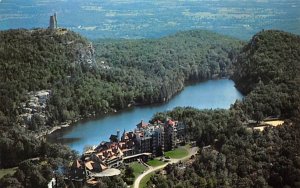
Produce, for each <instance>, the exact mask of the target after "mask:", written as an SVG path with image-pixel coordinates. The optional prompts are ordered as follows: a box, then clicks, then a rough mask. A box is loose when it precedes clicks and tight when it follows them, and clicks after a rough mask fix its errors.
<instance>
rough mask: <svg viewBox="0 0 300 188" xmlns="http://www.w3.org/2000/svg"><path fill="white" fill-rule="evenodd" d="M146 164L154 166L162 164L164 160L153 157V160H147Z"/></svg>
mask: <svg viewBox="0 0 300 188" xmlns="http://www.w3.org/2000/svg"><path fill="white" fill-rule="evenodd" d="M147 164H148V165H150V166H153V167H155V166H160V165H163V164H165V162H163V161H160V160H158V159H153V160H150V161H148V162H147Z"/></svg>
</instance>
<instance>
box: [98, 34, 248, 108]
mask: <svg viewBox="0 0 300 188" xmlns="http://www.w3.org/2000/svg"><path fill="white" fill-rule="evenodd" d="M94 45H95V48H96V51H97V59H98V60H99V61H100V62H102V66H104V67H106V69H105V71H104V72H105V73H104V75H105V79H107V80H108V81H112V82H114V83H122V86H123V89H124V88H127V90H128V91H125V93H128V92H130V93H131V94H132V95H131V96H129V97H130V98H131V99H132V100H134V101H135V102H137V103H153V102H162V101H166V100H168V99H170V97H171V96H172V95H173V94H175V93H177V92H178V91H179V90H181V89H182V88H183V86H184V84H185V82H187V81H199V80H204V79H209V78H217V77H222V76H228V75H230V74H231V73H232V67H231V63H232V60H233V59H234V58H235V55H236V54H237V53H238V51H239V48H240V47H241V45H242V42H240V41H237V40H235V39H232V38H229V37H224V36H220V35H218V34H214V33H211V32H208V31H188V32H182V33H178V34H176V35H173V36H168V37H164V38H161V39H142V40H99V41H96V42H95V43H94ZM110 67H111V69H110Z"/></svg>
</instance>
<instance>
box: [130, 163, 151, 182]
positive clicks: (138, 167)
mask: <svg viewBox="0 0 300 188" xmlns="http://www.w3.org/2000/svg"><path fill="white" fill-rule="evenodd" d="M129 166H130V167H132V168H133V174H134V177H135V178H136V177H138V176H139V175H140V174H142V173H143V172H144V171H145V170H146V169H147V167H145V166H144V165H142V164H141V163H138V162H132V163H130V164H129Z"/></svg>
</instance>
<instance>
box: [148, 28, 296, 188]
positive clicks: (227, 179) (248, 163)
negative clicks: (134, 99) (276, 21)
mask: <svg viewBox="0 0 300 188" xmlns="http://www.w3.org/2000/svg"><path fill="white" fill-rule="evenodd" d="M299 54H300V41H299V36H296V35H293V34H289V33H285V32H281V31H262V32H260V33H258V34H257V35H255V36H254V37H253V39H252V40H251V41H250V42H249V43H248V44H247V45H246V46H245V47H244V48H243V51H242V52H241V53H240V54H239V56H238V61H237V62H236V63H235V65H234V67H235V68H234V74H233V79H234V80H235V82H236V83H237V86H238V87H239V88H240V89H242V90H243V91H244V92H245V93H248V95H247V96H246V97H245V98H244V99H243V101H241V102H237V103H235V104H234V105H233V106H232V107H231V109H230V110H204V111H201V110H196V109H191V108H177V109H175V110H173V111H171V112H167V113H158V114H157V115H156V116H155V117H154V118H153V119H161V120H164V119H165V118H166V117H172V118H174V119H178V120H181V121H183V122H185V123H186V124H187V125H188V128H189V130H188V132H189V136H190V138H191V139H194V140H196V141H197V145H198V146H199V147H200V148H201V153H200V155H198V156H196V159H195V161H194V162H193V163H192V164H191V165H189V166H187V167H186V169H182V168H179V167H177V166H176V165H168V166H167V167H166V168H165V170H166V172H167V173H166V175H165V176H162V175H161V174H156V175H154V176H153V177H152V178H151V180H150V182H149V183H148V187H153V184H154V185H155V187H178V188H179V187H205V188H207V187H237V188H240V187H276V188H277V187H278V188H281V187H299V186H300V158H299V156H300V150H299V147H300V118H299V117H300V111H299V110H300V106H299V105H300V96H299V95H300V90H299V88H300V82H299V81H300V79H299V75H300V69H299V67H300V60H299ZM268 116H273V117H274V116H275V117H279V118H283V119H284V120H285V123H284V124H283V125H280V126H277V127H267V128H265V130H263V131H258V130H252V129H251V128H249V127H248V126H249V125H248V123H247V122H248V120H251V119H252V118H254V119H255V120H257V122H258V123H259V121H261V120H262V119H264V118H266V117H268ZM251 126H253V125H251ZM203 146H210V147H206V148H204V147H203Z"/></svg>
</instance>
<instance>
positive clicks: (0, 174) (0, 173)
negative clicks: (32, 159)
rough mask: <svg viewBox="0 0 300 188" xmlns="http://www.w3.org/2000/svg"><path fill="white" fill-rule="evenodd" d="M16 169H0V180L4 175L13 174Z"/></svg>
mask: <svg viewBox="0 0 300 188" xmlns="http://www.w3.org/2000/svg"><path fill="white" fill-rule="evenodd" d="M17 169H18V168H17V167H14V168H6V169H0V179H1V178H2V177H3V176H5V175H6V174H14V173H15V172H16V170H17Z"/></svg>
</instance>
